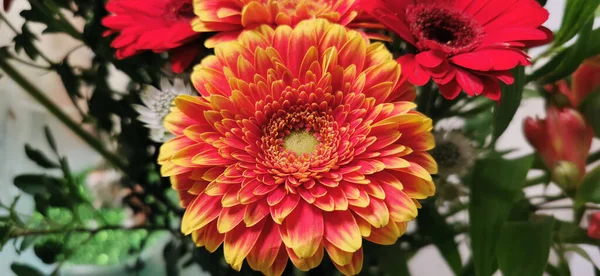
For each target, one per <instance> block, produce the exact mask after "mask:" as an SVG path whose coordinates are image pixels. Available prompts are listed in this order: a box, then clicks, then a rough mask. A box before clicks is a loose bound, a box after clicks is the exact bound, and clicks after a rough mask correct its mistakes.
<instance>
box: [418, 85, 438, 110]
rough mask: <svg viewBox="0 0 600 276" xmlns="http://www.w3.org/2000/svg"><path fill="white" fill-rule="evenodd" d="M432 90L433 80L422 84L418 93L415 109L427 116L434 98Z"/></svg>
mask: <svg viewBox="0 0 600 276" xmlns="http://www.w3.org/2000/svg"><path fill="white" fill-rule="evenodd" d="M434 92H435V91H433V82H432V81H429V82H428V83H426V84H425V85H424V86H422V87H421V91H420V93H419V98H418V102H417V110H418V111H419V112H421V113H423V114H425V115H427V116H429V115H430V114H429V113H430V111H431V106H433V99H434Z"/></svg>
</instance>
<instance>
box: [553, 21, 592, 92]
mask: <svg viewBox="0 0 600 276" xmlns="http://www.w3.org/2000/svg"><path fill="white" fill-rule="evenodd" d="M593 26H594V22H593V21H589V22H588V23H587V24H586V25H585V26H583V28H582V29H581V32H580V33H579V38H577V42H575V44H574V45H573V46H571V47H569V48H568V50H566V51H565V55H564V57H561V59H562V61H561V62H560V64H558V65H557V66H556V67H555V68H554V69H553V70H552V72H551V73H550V74H549V75H548V76H546V77H545V78H544V79H543V81H544V83H553V82H556V81H558V80H561V79H564V78H566V77H567V76H569V75H571V74H572V73H573V72H575V70H577V68H578V67H579V65H580V64H581V63H582V62H583V60H584V59H586V58H588V57H590V53H593V52H597V51H598V50H600V49H594V48H591V47H593V45H595V44H596V43H594V41H593V39H595V38H594V37H593V36H594V35H600V33H598V34H597V33H595V32H592V27H593ZM596 38H598V37H596Z"/></svg>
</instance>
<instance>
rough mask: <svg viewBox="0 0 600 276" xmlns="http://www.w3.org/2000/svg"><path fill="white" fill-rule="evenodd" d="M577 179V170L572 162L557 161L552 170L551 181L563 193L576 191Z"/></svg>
mask: <svg viewBox="0 0 600 276" xmlns="http://www.w3.org/2000/svg"><path fill="white" fill-rule="evenodd" d="M579 177H580V176H579V169H578V168H577V166H576V165H575V164H574V163H573V162H569V161H558V163H557V165H556V166H555V167H554V168H553V169H552V180H553V181H554V182H555V183H556V184H558V186H560V187H562V188H563V189H564V190H565V191H572V190H574V189H576V188H577V184H578V183H579Z"/></svg>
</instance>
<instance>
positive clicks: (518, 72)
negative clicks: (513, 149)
mask: <svg viewBox="0 0 600 276" xmlns="http://www.w3.org/2000/svg"><path fill="white" fill-rule="evenodd" d="M511 72H512V74H513V76H514V77H515V82H514V83H513V84H512V85H506V84H502V98H501V99H500V102H498V106H497V107H496V108H495V110H494V133H493V139H494V141H495V140H497V139H498V138H499V137H500V136H501V135H502V133H504V131H505V130H506V128H507V127H508V124H510V121H512V118H513V117H514V116H515V113H516V112H517V109H518V108H519V105H520V104H521V97H522V96H523V87H524V86H525V68H524V67H523V66H519V67H517V68H515V69H513V70H511Z"/></svg>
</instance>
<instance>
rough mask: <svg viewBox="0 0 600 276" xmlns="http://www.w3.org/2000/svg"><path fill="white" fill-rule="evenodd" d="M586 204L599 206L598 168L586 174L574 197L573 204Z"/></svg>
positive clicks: (599, 184)
mask: <svg viewBox="0 0 600 276" xmlns="http://www.w3.org/2000/svg"><path fill="white" fill-rule="evenodd" d="M586 202H591V203H596V204H600V166H598V167H596V168H594V169H593V170H592V171H590V172H588V173H587V174H586V175H585V177H584V178H583V180H582V181H581V186H580V187H579V189H578V190H577V195H576V196H575V204H576V205H579V206H582V205H583V204H585V203H586Z"/></svg>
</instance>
